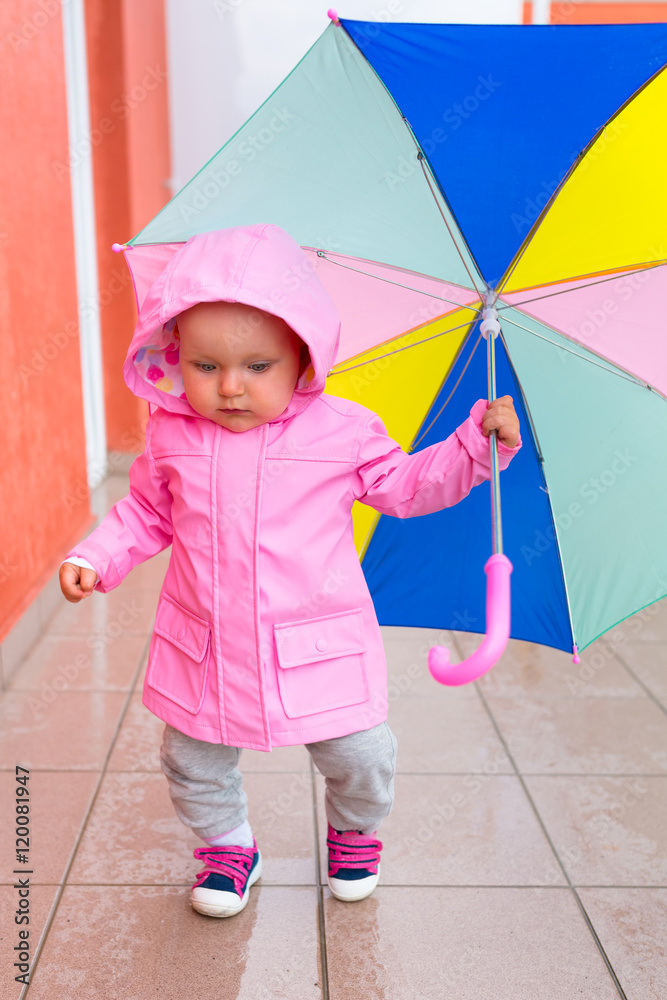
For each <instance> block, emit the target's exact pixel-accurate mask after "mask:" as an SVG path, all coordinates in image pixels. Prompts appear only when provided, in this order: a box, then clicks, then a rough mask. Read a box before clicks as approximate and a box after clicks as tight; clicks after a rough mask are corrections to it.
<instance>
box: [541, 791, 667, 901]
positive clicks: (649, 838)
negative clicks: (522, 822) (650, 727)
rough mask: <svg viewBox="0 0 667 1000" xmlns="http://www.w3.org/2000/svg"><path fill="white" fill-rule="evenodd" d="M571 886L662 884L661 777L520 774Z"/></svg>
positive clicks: (664, 800) (666, 831)
mask: <svg viewBox="0 0 667 1000" xmlns="http://www.w3.org/2000/svg"><path fill="white" fill-rule="evenodd" d="M526 786H527V787H528V789H529V791H530V794H531V795H532V797H533V800H534V802H535V804H536V806H537V809H538V811H539V813H540V816H541V817H542V820H543V822H544V825H545V827H546V829H547V831H548V832H549V836H550V837H551V839H552V841H553V843H554V846H555V847H556V850H557V851H558V853H559V855H560V857H561V858H562V860H563V864H564V865H565V867H566V869H567V871H568V874H569V875H570V878H571V879H572V881H573V883H574V884H575V885H652V886H663V885H667V777H662V778H656V777H643V776H640V777H636V776H635V777H625V778H593V777H584V776H577V777H537V776H528V777H526Z"/></svg>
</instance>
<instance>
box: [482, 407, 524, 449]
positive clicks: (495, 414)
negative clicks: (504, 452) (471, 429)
mask: <svg viewBox="0 0 667 1000" xmlns="http://www.w3.org/2000/svg"><path fill="white" fill-rule="evenodd" d="M494 429H495V430H497V431H498V440H499V441H502V443H503V444H504V445H507V447H508V448H516V446H517V445H518V443H519V418H518V417H517V415H516V411H515V409H514V403H513V402H512V397H511V396H501V397H500V398H499V399H494V400H493V402H491V403H489V404H488V408H487V411H486V413H485V414H484V416H483V417H482V431H483V432H484V434H486V436H487V437H488V436H489V434H490V433H491V431H492V430H494Z"/></svg>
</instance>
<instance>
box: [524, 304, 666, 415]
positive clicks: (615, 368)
mask: <svg viewBox="0 0 667 1000" xmlns="http://www.w3.org/2000/svg"><path fill="white" fill-rule="evenodd" d="M509 322H510V323H512V325H513V326H516V327H518V328H519V329H520V330H524V331H525V332H526V333H529V334H530V335H531V337H538V338H539V339H540V340H544V341H546V342H547V344H551V345H552V346H553V347H557V348H559V350H561V351H565V352H566V353H567V354H573V355H574V356H575V358H580V359H581V360H582V361H587V362H588V364H589V365H595V367H596V368H602V370H603V371H605V372H609V374H610V375H616V376H617V377H618V378H624V379H625V380H626V381H627V382H634V384H635V385H640V386H642V388H644V389H650V390H651V392H655V393H657V394H658V395H659V396H662V393H661V392H660V391H659V390H658V389H655V388H654V387H653V386H652V385H650V384H649V383H648V382H644V381H643V380H642V379H640V378H637V376H636V375H633V374H632V372H626V370H625V369H623V368H621V366H620V365H617V364H616V363H615V362H614V361H608V362H607V364H606V365H603V364H600V362H599V361H593V359H592V358H588V357H586V356H585V355H583V354H579V353H578V352H577V351H573V350H571V349H570V348H569V347H564V346H563V345H562V344H557V343H556V341H555V340H549V338H548V337H545V336H544V334H541V333H537V332H536V331H535V330H531V329H530V327H529V326H524V325H523V324H522V323H518V322H517V321H516V320H515V319H510V320H509ZM561 336H562V337H565V334H561ZM584 350H586V348H584ZM609 365H611V366H612V367H608V366H609ZM663 398H665V397H663Z"/></svg>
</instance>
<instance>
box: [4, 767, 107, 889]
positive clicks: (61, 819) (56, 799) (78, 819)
mask: <svg viewBox="0 0 667 1000" xmlns="http://www.w3.org/2000/svg"><path fill="white" fill-rule="evenodd" d="M96 784H97V774H96V773H94V772H90V771H88V772H85V771H84V772H81V771H80V772H77V771H32V772H31V773H30V775H29V778H28V782H27V784H26V785H20V784H17V783H16V779H15V775H14V772H13V771H12V772H10V771H4V772H0V801H1V802H2V808H0V843H2V844H5V845H6V848H5V850H4V851H3V852H2V860H1V863H0V880H1V881H2V882H4V883H12V882H14V881H15V879H16V877H17V876H16V874H15V872H14V869H26V870H27V869H30V870H31V872H32V875H31V880H32V882H33V883H40V884H43V883H45V882H56V883H57V882H59V881H60V880H61V878H62V876H63V873H64V871H65V865H66V864H67V862H68V860H69V857H70V855H71V852H72V849H73V847H74V844H75V841H76V838H77V836H78V834H79V832H80V830H81V828H82V825H83V822H84V819H85V816H86V812H87V810H88V806H89V805H90V801H91V798H92V795H93V792H94V790H95V785H96ZM17 788H27V789H28V792H29V796H28V799H27V804H28V810H29V812H28V827H29V829H30V834H29V837H28V839H29V846H28V850H26V849H25V843H24V842H23V840H22V841H21V843H19V842H18V840H17V836H16V813H15V808H16V789H17ZM20 802H21V804H23V803H24V802H26V799H25V797H23V796H21V797H20ZM15 848H16V851H18V850H20V851H21V852H22V853H23V854H24V855H25V856H26V857H27V858H28V862H27V863H26V864H23V863H19V862H17V861H16V860H15Z"/></svg>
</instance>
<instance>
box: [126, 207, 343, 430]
mask: <svg viewBox="0 0 667 1000" xmlns="http://www.w3.org/2000/svg"><path fill="white" fill-rule="evenodd" d="M199 302H241V303H244V304H245V305H248V306H254V307H255V308H257V309H263V310H264V311H265V312H269V313H273V314H274V315H275V316H279V317H280V318H281V319H283V320H284V321H285V322H286V323H287V324H288V325H289V326H290V327H291V328H292V329H293V330H294V331H295V333H297V334H298V336H299V337H301V339H302V340H303V341H304V343H305V344H307V346H308V350H309V352H310V359H311V364H310V366H309V367H308V368H307V369H306V370H305V371H304V372H303V373H302V374H301V375H300V377H299V379H298V381H297V384H296V388H295V390H294V394H293V396H292V399H291V400H290V403H289V405H288V406H287V408H286V409H285V410H284V411H283V412H282V413H281V414H280V415H279V416H278V417H276V418H275V419H276V421H282V420H286V419H288V418H290V417H292V416H294V415H295V414H296V413H299V412H300V411H301V410H303V409H305V408H306V407H307V406H308V405H309V403H310V402H312V400H313V399H314V398H315V397H316V396H319V395H320V394H321V393H322V391H323V389H324V385H325V382H326V377H327V373H328V372H329V370H330V368H331V367H332V365H333V364H334V361H335V358H336V353H337V350H338V340H339V335H340V319H339V317H338V314H337V312H336V308H335V306H334V304H333V302H332V300H331V298H330V297H329V295H328V293H327V292H326V290H325V288H324V286H323V285H322V283H321V281H320V279H319V278H318V277H317V275H316V274H315V272H314V269H313V265H312V263H311V262H310V260H309V259H308V258H307V257H306V255H305V254H304V253H303V251H302V250H301V248H300V247H299V245H298V244H297V243H296V242H295V241H294V240H293V239H292V237H291V236H289V235H288V234H287V233H286V232H285V231H284V230H283V229H280V228H279V227H278V226H273V225H254V226H239V227H236V228H232V229H220V230H216V231H214V232H208V233H202V234H200V235H198V236H193V237H192V238H191V239H189V240H188V241H187V243H184V244H183V246H182V247H181V248H180V249H179V250H177V251H176V253H175V254H174V256H173V257H172V258H171V260H170V261H169V263H168V264H167V266H166V267H165V268H164V270H163V271H162V273H161V274H160V276H159V277H158V278H157V280H156V281H155V282H154V284H153V285H152V286H151V288H150V290H149V292H148V295H147V296H146V299H145V301H144V303H143V305H142V307H141V310H140V312H139V319H138V321H137V326H136V329H135V332H134V337H133V339H132V343H131V344H130V348H129V351H128V354H127V358H126V360H125V365H124V368H123V374H124V376H125V381H126V383H127V385H128V387H129V388H130V389H131V390H132V392H133V393H134V394H135V395H136V396H140V397H141V398H142V399H145V400H147V401H148V402H149V403H153V404H155V405H157V406H159V407H161V408H162V409H165V410H169V411H170V412H172V413H179V414H182V415H185V416H190V417H192V416H195V417H196V416H198V414H197V413H196V412H195V410H193V409H192V407H191V406H190V404H189V403H188V401H187V399H186V396H185V393H184V391H183V379H182V376H181V370H180V364H179V344H178V339H177V337H176V335H175V330H174V327H175V323H176V318H177V316H178V315H179V313H182V312H184V311H185V310H186V309H190V308H191V306H195V305H197V304H198V303H199Z"/></svg>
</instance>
